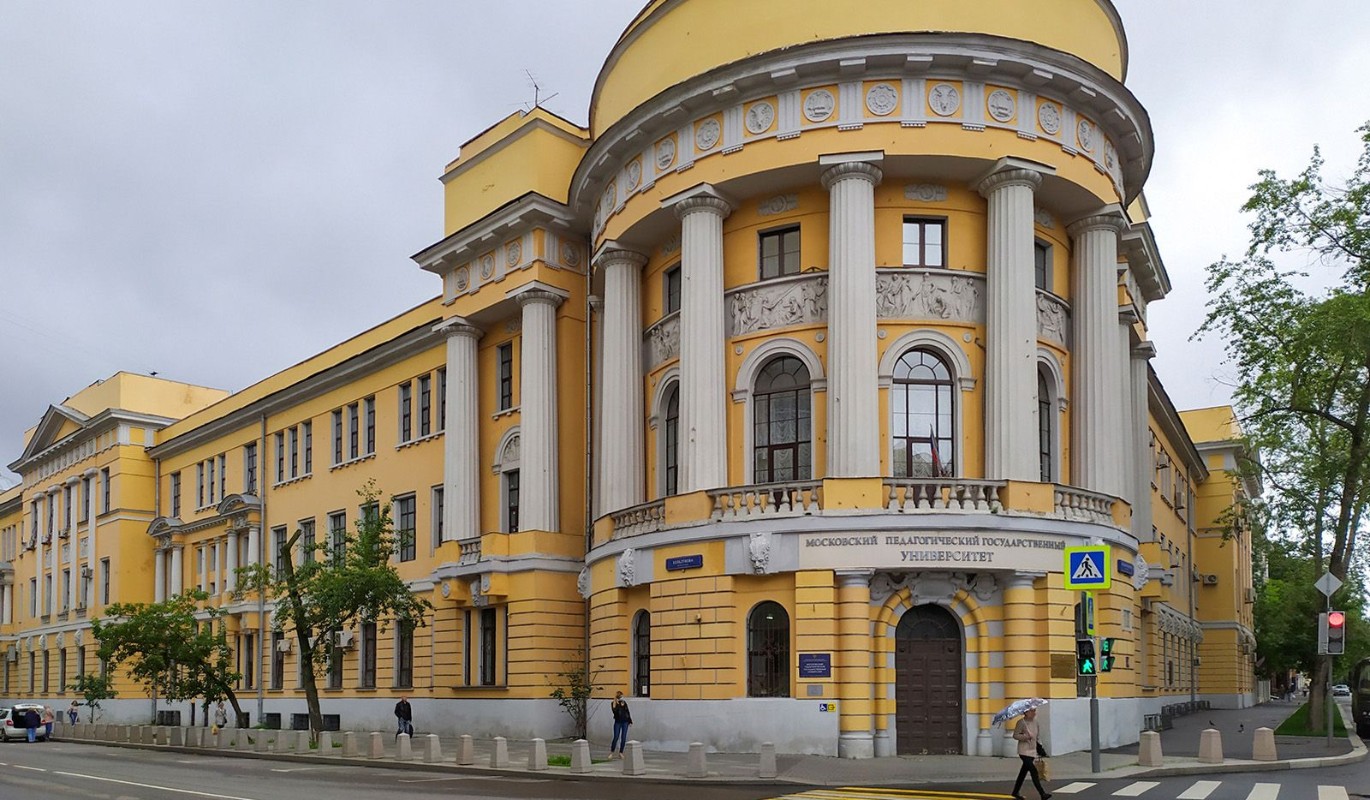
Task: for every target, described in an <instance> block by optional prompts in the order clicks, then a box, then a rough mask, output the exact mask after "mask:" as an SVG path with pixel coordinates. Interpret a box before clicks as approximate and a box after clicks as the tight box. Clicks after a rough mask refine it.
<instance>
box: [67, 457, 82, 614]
mask: <svg viewBox="0 0 1370 800" xmlns="http://www.w3.org/2000/svg"><path fill="white" fill-rule="evenodd" d="M69 484H70V485H71V505H72V509H71V530H70V531H68V532H67V547H68V550H67V569H68V570H70V574H71V585H70V586H68V587H67V607H68V608H70V609H71V610H72V611H75V610H76V607H77V604H78V602H79V599H80V597H81V569H80V567H79V566H78V561H77V558H76V557H77V555H78V554H79V553H78V551H80V549H81V515H80V514H79V513H77V511H78V509H79V508H80V507H81V479H80V478H73V479H71V481H69Z"/></svg>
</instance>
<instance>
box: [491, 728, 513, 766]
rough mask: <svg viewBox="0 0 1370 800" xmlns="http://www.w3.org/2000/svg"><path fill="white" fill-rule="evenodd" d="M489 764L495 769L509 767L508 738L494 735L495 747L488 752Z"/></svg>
mask: <svg viewBox="0 0 1370 800" xmlns="http://www.w3.org/2000/svg"><path fill="white" fill-rule="evenodd" d="M490 766H491V767H494V768H495V769H508V768H509V740H508V739H505V738H504V737H503V736H496V737H495V749H494V750H492V751H491V752H490Z"/></svg>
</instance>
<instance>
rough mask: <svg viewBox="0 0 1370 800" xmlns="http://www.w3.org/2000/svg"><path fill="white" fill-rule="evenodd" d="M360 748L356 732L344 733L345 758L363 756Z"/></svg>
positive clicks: (343, 752)
mask: <svg viewBox="0 0 1370 800" xmlns="http://www.w3.org/2000/svg"><path fill="white" fill-rule="evenodd" d="M360 747H361V743H360V742H358V741H357V732H356V731H343V748H342V750H343V751H342V754H343V758H356V757H357V756H359V755H361V751H360Z"/></svg>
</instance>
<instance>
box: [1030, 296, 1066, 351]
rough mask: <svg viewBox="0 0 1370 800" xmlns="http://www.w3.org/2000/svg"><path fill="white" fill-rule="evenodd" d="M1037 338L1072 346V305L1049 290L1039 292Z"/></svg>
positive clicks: (1063, 345)
mask: <svg viewBox="0 0 1370 800" xmlns="http://www.w3.org/2000/svg"><path fill="white" fill-rule="evenodd" d="M1037 338H1038V339H1046V340H1048V341H1052V342H1056V343H1058V344H1060V345H1061V346H1062V347H1067V348H1068V347H1070V306H1068V305H1066V301H1064V300H1062V299H1061V298H1059V297H1057V296H1056V295H1054V294H1050V293H1049V292H1038V293H1037Z"/></svg>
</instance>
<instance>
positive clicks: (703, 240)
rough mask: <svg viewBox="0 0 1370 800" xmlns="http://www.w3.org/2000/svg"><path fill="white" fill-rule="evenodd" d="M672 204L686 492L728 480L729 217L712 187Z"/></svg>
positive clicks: (682, 470) (682, 483)
mask: <svg viewBox="0 0 1370 800" xmlns="http://www.w3.org/2000/svg"><path fill="white" fill-rule="evenodd" d="M692 192H693V193H692V194H690V195H689V196H687V197H685V198H683V199H681V200H678V201H676V202H675V203H674V205H673V206H672V207H673V208H674V210H675V213H676V216H677V217H679V218H680V259H681V261H680V263H681V297H680V423H681V425H680V432H681V437H680V439H681V440H680V455H681V459H680V491H681V493H682V494H684V493H686V492H695V491H699V490H701V489H714V488H717V487H719V486H726V485H727V484H728V418H727V406H726V401H727V396H728V392H727V382H726V380H725V379H726V373H725V369H726V364H725V360H724V346H725V341H724V337H725V336H726V331H725V328H724V326H723V219H724V218H725V217H727V216H728V214H729V213H731V212H732V205H731V204H730V203H728V202H727V201H726V200H724V199H723V198H721V197H718V196H717V195H716V194H712V193H711V192H712V189H711V188H710V187H701V189H699V190H692Z"/></svg>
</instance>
